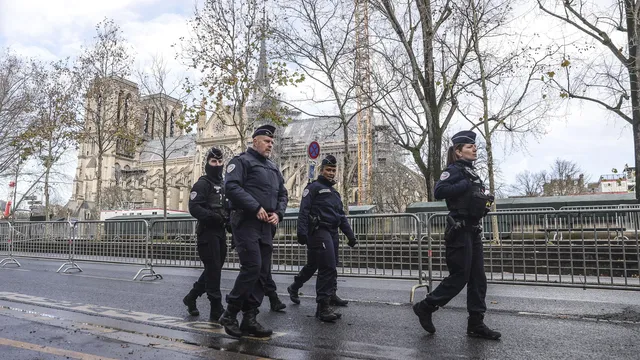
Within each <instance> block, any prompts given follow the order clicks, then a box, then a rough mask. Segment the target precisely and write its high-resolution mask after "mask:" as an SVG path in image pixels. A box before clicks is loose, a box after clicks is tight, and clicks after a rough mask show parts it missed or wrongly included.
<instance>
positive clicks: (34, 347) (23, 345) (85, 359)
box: [0, 338, 116, 360]
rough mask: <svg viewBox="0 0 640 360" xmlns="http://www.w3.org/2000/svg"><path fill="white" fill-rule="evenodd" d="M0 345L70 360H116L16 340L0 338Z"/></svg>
mask: <svg viewBox="0 0 640 360" xmlns="http://www.w3.org/2000/svg"><path fill="white" fill-rule="evenodd" d="M0 345H4V346H11V347H14V348H18V349H25V350H31V351H37V352H41V353H45V354H51V355H60V356H66V357H70V358H72V359H79V360H116V359H112V358H107V357H104V356H96V355H92V354H87V353H81V352H76V351H71V350H65V349H58V348H54V347H50V346H43V345H38V344H32V343H28V342H23V341H16V340H11V339H5V338H0Z"/></svg>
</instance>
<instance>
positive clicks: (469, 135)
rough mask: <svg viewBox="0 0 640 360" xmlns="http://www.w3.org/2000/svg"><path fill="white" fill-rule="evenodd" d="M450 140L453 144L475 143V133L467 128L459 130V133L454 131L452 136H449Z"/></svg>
mask: <svg viewBox="0 0 640 360" xmlns="http://www.w3.org/2000/svg"><path fill="white" fill-rule="evenodd" d="M451 141H453V145H458V144H475V143H476V133H474V132H473V131H469V130H464V131H460V132H459V133H456V134H455V135H453V137H452V138H451Z"/></svg>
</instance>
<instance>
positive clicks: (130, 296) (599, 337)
mask: <svg viewBox="0 0 640 360" xmlns="http://www.w3.org/2000/svg"><path fill="white" fill-rule="evenodd" d="M20 262H21V264H22V267H20V268H10V267H5V268H2V269H0V321H1V323H0V354H3V355H0V358H2V359H4V358H5V357H4V354H5V353H7V354H9V352H10V354H11V357H8V358H10V359H32V358H43V359H48V358H52V359H57V358H58V357H56V356H62V357H60V358H65V356H69V355H56V354H55V353H51V352H38V351H36V350H33V349H31V348H30V347H29V345H24V344H32V345H33V344H35V345H37V346H41V347H42V346H44V349H50V348H51V349H54V350H51V351H54V352H55V351H58V350H60V351H74V352H75V353H73V354H75V355H74V356H76V358H80V359H85V358H86V359H91V358H90V357H85V358H82V357H78V356H83V355H81V354H88V355H91V356H103V357H105V358H117V359H147V358H149V359H151V358H155V359H164V358H172V359H196V358H256V357H264V358H278V359H338V358H355V359H425V358H433V359H448V358H463V359H464V358H470V359H605V358H606V359H637V358H638V354H639V353H640V342H639V341H638V340H640V292H637V291H620V290H595V289H587V290H582V289H576V288H555V287H546V286H516V285H489V289H488V295H487V304H488V306H489V311H488V312H487V315H486V319H485V320H486V323H487V324H488V325H489V326H491V327H493V328H495V329H497V330H499V331H501V332H502V334H503V337H502V339H501V340H500V341H489V340H482V339H476V338H469V337H467V335H466V333H465V329H466V316H467V314H466V310H465V304H466V298H465V296H464V293H463V294H461V295H459V296H458V297H457V298H456V299H454V300H453V301H452V302H451V303H450V304H449V305H447V306H446V307H445V308H443V309H441V310H439V311H438V312H436V313H435V314H434V322H435V325H436V327H437V332H436V333H435V334H434V335H429V334H427V333H426V332H424V330H422V328H421V327H420V325H419V323H418V320H417V318H416V316H415V315H414V314H413V312H412V311H411V308H410V304H409V294H410V289H411V286H412V285H413V284H414V282H411V281H405V280H380V279H364V278H346V277H342V278H340V279H339V282H338V289H339V290H338V292H339V294H340V295H341V296H342V297H343V298H346V299H348V300H350V303H349V306H348V307H345V308H340V309H339V311H340V312H341V313H342V314H343V318H342V319H341V320H338V321H337V322H336V323H334V324H327V323H322V322H320V321H318V320H317V319H315V318H314V317H313V314H314V312H315V301H314V297H313V295H314V292H315V291H314V286H315V278H314V279H312V280H311V281H310V282H309V283H307V284H306V285H305V287H303V289H302V292H303V296H302V304H301V305H294V304H292V303H291V302H290V301H289V299H288V297H287V296H285V295H284V294H285V293H286V287H287V285H288V284H289V283H290V282H291V281H292V280H293V277H292V275H275V276H274V278H275V280H276V283H277V284H278V292H279V293H280V294H281V299H282V300H283V301H284V302H285V303H286V304H287V309H286V310H285V312H284V313H274V312H271V311H269V309H268V300H266V299H265V302H264V303H263V306H262V308H261V313H260V314H259V315H258V320H259V321H260V322H261V323H262V324H263V325H266V326H268V327H271V328H273V329H274V331H275V334H274V336H273V337H272V338H271V339H270V340H266V341H265V340H255V339H240V340H237V339H233V338H231V337H229V336H227V335H226V334H224V331H223V330H222V329H221V328H220V326H219V325H217V324H211V323H208V322H207V321H206V319H207V317H208V316H207V315H208V310H209V306H208V304H207V301H206V297H202V298H200V300H199V302H198V306H199V309H200V311H201V316H200V317H196V318H194V317H190V316H188V314H187V313H186V308H185V306H184V305H183V304H182V297H183V296H184V295H185V294H186V293H187V292H188V291H189V289H190V287H191V285H192V283H193V281H195V279H196V278H197V276H198V275H199V270H198V269H182V268H157V269H156V270H157V271H158V272H159V273H160V274H162V275H163V277H164V279H162V280H155V281H132V280H131V279H132V278H133V275H134V274H135V273H136V271H137V270H138V268H137V267H134V266H126V265H110V264H89V263H81V264H80V265H81V266H82V268H83V270H84V271H83V272H81V273H76V274H69V275H64V274H58V273H56V272H55V271H56V270H57V268H58V266H59V265H60V263H59V262H55V261H44V260H33V259H20ZM236 274H237V273H235V272H232V271H229V272H224V273H223V279H222V288H223V293H226V292H228V289H230V288H231V287H232V285H233V281H234V279H235V276H236ZM424 294H425V290H424V289H423V290H419V291H418V294H417V298H418V299H421V298H422V297H424ZM30 331H35V332H34V333H30ZM35 334H37V335H35ZM35 345H34V346H35ZM55 349H58V350H55ZM129 352H132V353H131V354H130V353H129ZM36 354H37V356H40V357H34V356H36ZM88 355H87V356H88ZM30 356H31V357H30ZM71 358H73V357H71Z"/></svg>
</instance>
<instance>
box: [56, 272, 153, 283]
mask: <svg viewBox="0 0 640 360" xmlns="http://www.w3.org/2000/svg"><path fill="white" fill-rule="evenodd" d="M61 274H62V275H64V276H73V277H85V278H91V279H101V280H116V281H125V282H135V283H139V284H159V283H157V282H151V281H139V280H131V279H121V278H114V277H108V276H97V275H84V274H77V273H75V274H70V273H69V274H67V273H61Z"/></svg>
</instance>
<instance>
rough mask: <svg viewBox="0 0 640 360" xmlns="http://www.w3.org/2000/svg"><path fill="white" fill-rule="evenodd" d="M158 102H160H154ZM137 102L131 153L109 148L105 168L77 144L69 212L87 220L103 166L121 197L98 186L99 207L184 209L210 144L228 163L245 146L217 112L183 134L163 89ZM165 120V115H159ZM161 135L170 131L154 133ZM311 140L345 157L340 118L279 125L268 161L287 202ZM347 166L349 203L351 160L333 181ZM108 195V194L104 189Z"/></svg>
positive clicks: (132, 90) (303, 170)
mask: <svg viewBox="0 0 640 360" xmlns="http://www.w3.org/2000/svg"><path fill="white" fill-rule="evenodd" d="M122 85H123V90H124V92H125V96H126V95H127V94H132V95H135V96H138V89H137V86H136V84H135V83H132V82H128V81H123V83H122ZM162 96H164V98H161V100H162V101H161V102H158V101H157V100H158V97H162ZM154 100H155V101H154ZM159 103H160V104H162V105H161V106H158V104H159ZM139 106H140V107H141V109H140V110H141V111H139V112H137V113H138V114H140V115H139V116H140V119H139V122H140V123H139V125H140V131H141V132H142V134H141V135H142V138H143V139H144V141H143V143H142V145H141V146H140V148H139V149H138V151H136V152H135V153H133V154H124V153H122V152H121V151H118V150H117V149H116V148H115V147H114V149H112V150H111V151H109V152H107V153H106V154H104V156H103V168H102V169H96V166H97V165H96V164H97V159H96V150H95V145H94V144H90V143H83V144H80V148H79V156H78V167H77V169H76V176H75V179H74V185H73V194H72V198H71V201H70V203H69V205H68V206H69V208H70V210H71V211H72V214H73V216H75V217H78V218H87V217H88V215H87V213H88V212H89V211H91V210H93V209H94V208H95V201H96V192H97V179H96V174H97V171H102V188H103V189H111V190H113V189H119V192H118V193H119V194H120V198H121V201H120V202H119V203H117V204H111V205H109V204H105V200H104V199H105V197H106V196H107V194H106V193H105V192H103V194H105V197H103V206H102V209H103V210H107V209H123V208H124V209H132V208H137V209H139V208H162V207H163V206H164V204H165V202H166V204H167V208H168V209H169V210H180V211H188V203H189V192H190V189H191V185H192V184H193V183H194V182H195V181H196V180H197V179H198V177H200V176H201V175H202V174H203V167H204V156H205V154H206V152H207V150H208V149H209V148H211V147H212V146H216V147H219V148H221V149H222V150H223V152H224V153H225V161H229V160H230V159H231V157H232V156H233V155H235V154H238V153H240V152H242V151H244V150H245V149H246V147H247V146H248V145H249V144H244V145H243V144H241V143H240V137H239V136H238V134H237V132H236V130H235V128H233V127H230V126H226V125H224V124H223V123H222V122H221V121H220V120H219V118H220V117H219V116H211V117H209V118H208V119H207V118H206V116H201V117H200V119H199V121H198V124H197V130H196V132H195V133H191V134H182V133H181V131H180V130H179V129H177V127H176V126H175V123H174V121H172V120H171V119H173V118H177V117H178V115H179V111H180V109H181V104H180V103H179V102H178V101H177V100H176V99H172V98H170V97H167V96H166V95H151V96H146V97H142V98H140V101H139ZM163 119H164V120H165V121H161V120H163ZM163 125H164V126H165V127H166V128H164V129H163V130H164V132H158V131H157V129H158V128H161V129H162V126H163ZM257 125H260V124H257ZM355 127H356V124H355V121H352V124H351V126H349V135H350V141H349V143H350V144H349V149H350V150H349V151H350V153H351V154H350V156H351V159H352V163H354V162H355V159H356V146H357V135H356V131H355ZM159 133H160V134H166V135H167V136H166V137H163V136H158V134H159ZM311 141H318V142H319V143H320V145H321V154H320V158H321V157H322V156H324V155H325V154H333V155H335V156H336V157H337V158H338V160H339V161H342V159H343V153H344V144H343V130H342V128H341V126H340V122H339V119H337V118H328V117H325V118H314V119H293V120H292V121H291V122H290V123H289V124H287V126H284V127H281V128H279V129H278V131H277V138H276V145H275V147H274V156H273V160H274V161H275V162H276V163H277V164H278V165H279V166H280V169H281V171H282V173H283V176H284V179H285V183H286V187H287V190H288V191H289V206H291V207H296V206H298V205H299V203H300V199H301V196H302V192H303V190H304V187H305V186H306V184H307V182H308V164H309V159H308V157H307V153H306V151H307V146H308V144H309V143H310V142H311ZM385 145H388V144H385ZM376 147H377V146H376ZM385 147H386V146H385ZM163 149H166V151H164V150H163ZM163 154H164V155H165V157H167V172H168V175H167V189H168V193H167V196H166V198H164V196H163V186H162V185H163V181H162V164H163V161H162V159H163V156H162V155H163ZM320 158H319V159H318V160H320ZM345 170H348V171H349V174H350V177H351V179H353V180H352V184H353V185H354V186H353V190H352V192H351V194H349V196H344V195H343V198H345V199H349V202H350V203H352V202H353V201H354V199H355V196H356V188H355V185H356V179H357V173H356V171H355V164H353V165H352V166H351V167H350V168H349V169H344V167H339V171H338V174H337V179H338V180H341V179H342V174H341V172H342V171H345ZM316 175H317V174H316ZM337 186H340V184H338V185H337ZM107 193H109V194H112V192H109V191H107ZM105 205H106V206H105Z"/></svg>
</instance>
